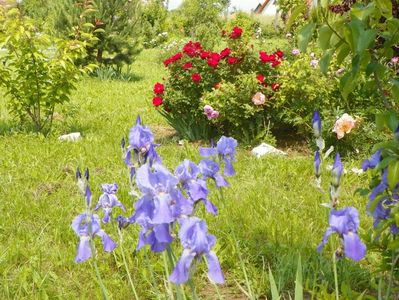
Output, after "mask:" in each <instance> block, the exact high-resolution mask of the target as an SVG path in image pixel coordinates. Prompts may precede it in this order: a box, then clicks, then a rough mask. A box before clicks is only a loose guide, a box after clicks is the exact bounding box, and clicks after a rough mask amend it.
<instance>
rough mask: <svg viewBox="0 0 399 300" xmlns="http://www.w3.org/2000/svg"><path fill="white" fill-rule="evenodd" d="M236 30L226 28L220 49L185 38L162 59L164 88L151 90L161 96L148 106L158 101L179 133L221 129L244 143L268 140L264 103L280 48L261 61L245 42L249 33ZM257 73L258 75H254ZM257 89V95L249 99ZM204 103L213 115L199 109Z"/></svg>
mask: <svg viewBox="0 0 399 300" xmlns="http://www.w3.org/2000/svg"><path fill="white" fill-rule="evenodd" d="M236 30H238V32H240V33H239V34H238V36H237V37H234V35H233V37H232V34H233V28H232V29H231V30H230V31H226V34H225V43H226V44H227V46H228V47H227V48H225V49H224V50H222V51H220V52H215V51H214V50H205V49H203V48H202V45H201V44H200V43H193V42H189V43H187V44H186V45H184V46H183V49H182V52H178V53H177V54H176V55H173V56H171V57H170V58H168V59H166V60H165V61H164V64H165V65H166V66H167V68H168V71H169V76H168V78H167V81H166V83H165V92H164V93H160V94H158V95H154V96H156V97H162V103H161V104H156V103H154V105H155V106H159V105H162V106H161V107H160V108H159V111H160V112H161V113H162V115H163V116H164V117H165V118H166V119H167V120H168V121H169V123H170V124H171V125H172V126H173V127H174V128H175V129H176V130H177V131H178V132H179V134H180V135H181V136H182V137H184V138H187V139H190V140H193V139H208V138H210V137H214V136H215V135H217V134H225V135H233V136H234V137H236V138H237V139H239V140H241V141H242V142H244V143H246V144H253V143H257V142H258V141H262V140H265V139H268V140H271V138H270V136H269V135H270V131H269V129H270V127H271V124H270V115H271V111H270V109H269V103H271V102H272V101H273V100H272V98H273V96H274V94H275V91H276V90H278V87H279V86H278V83H277V80H278V77H277V74H278V72H279V71H278V65H279V64H280V63H281V60H282V56H283V53H282V52H280V51H279V52H275V53H272V54H266V53H264V55H265V56H267V57H269V59H270V61H261V60H260V58H259V55H260V54H259V52H258V51H256V50H255V49H254V48H253V46H251V45H250V44H249V41H250V40H249V36H250V35H249V34H248V35H249V36H245V35H244V33H243V32H242V33H241V31H240V30H241V29H238V28H236ZM176 57H177V58H176ZM212 57H216V58H214V59H213V58H212ZM212 62H213V63H214V64H215V65H212ZM258 75H259V76H261V77H262V79H257V77H259V76H258ZM193 76H194V77H193ZM195 76H198V77H199V78H198V79H197V80H196V79H195ZM257 93H258V95H257V97H260V98H259V99H258V100H254V99H253V97H254V96H255V94H257ZM155 94H157V93H155ZM154 101H160V99H157V98H154ZM256 101H257V102H256ZM205 106H210V107H211V108H212V110H214V111H216V112H215V114H218V115H214V116H210V115H209V114H207V113H206V112H204V109H205Z"/></svg>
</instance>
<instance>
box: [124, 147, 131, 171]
mask: <svg viewBox="0 0 399 300" xmlns="http://www.w3.org/2000/svg"><path fill="white" fill-rule="evenodd" d="M131 157H132V150H127V151H126V155H125V159H124V162H125V165H126V166H127V167H131Z"/></svg>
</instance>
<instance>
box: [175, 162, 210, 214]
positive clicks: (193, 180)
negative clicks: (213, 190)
mask: <svg viewBox="0 0 399 300" xmlns="http://www.w3.org/2000/svg"><path fill="white" fill-rule="evenodd" d="M200 174H201V172H200V168H199V167H198V166H197V165H196V164H195V163H193V162H192V161H189V160H188V159H185V160H184V161H183V162H182V163H181V164H180V165H179V166H177V167H176V170H175V175H176V177H177V178H178V179H179V181H180V183H181V185H182V186H183V188H184V189H185V190H186V191H187V194H188V195H189V197H190V198H191V200H193V201H194V203H197V202H198V201H201V200H202V201H204V204H205V208H206V209H207V211H208V212H210V213H212V214H217V208H216V206H215V205H214V204H213V203H212V202H211V201H209V200H208V198H207V197H208V189H207V187H206V181H205V180H203V179H200V178H198V176H199V175H200Z"/></svg>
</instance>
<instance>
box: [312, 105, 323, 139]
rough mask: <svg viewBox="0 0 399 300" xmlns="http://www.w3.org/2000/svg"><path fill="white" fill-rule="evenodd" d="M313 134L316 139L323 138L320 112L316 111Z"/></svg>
mask: <svg viewBox="0 0 399 300" xmlns="http://www.w3.org/2000/svg"><path fill="white" fill-rule="evenodd" d="M312 127H313V134H314V136H315V137H316V138H318V137H320V136H321V119H320V115H319V112H318V111H317V110H315V111H314V112H313V117H312Z"/></svg>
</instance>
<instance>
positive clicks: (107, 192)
mask: <svg viewBox="0 0 399 300" xmlns="http://www.w3.org/2000/svg"><path fill="white" fill-rule="evenodd" d="M101 188H102V190H103V194H102V195H101V196H100V198H99V199H98V203H97V205H96V207H95V208H94V210H95V211H96V210H98V209H99V208H100V207H101V208H102V209H103V212H104V217H103V219H102V221H103V222H104V223H108V222H109V219H110V215H111V213H112V208H113V207H115V206H119V207H120V208H121V209H122V210H123V211H126V209H125V207H124V206H123V204H122V203H121V202H120V201H119V200H118V198H117V197H116V195H115V194H116V192H117V191H118V185H117V184H116V183H112V184H102V185H101Z"/></svg>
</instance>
